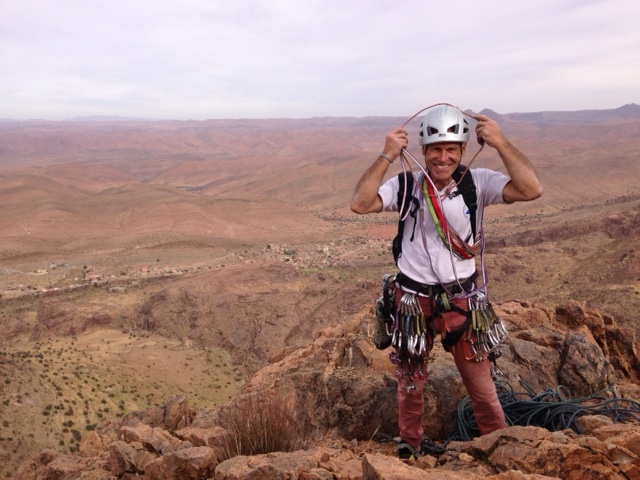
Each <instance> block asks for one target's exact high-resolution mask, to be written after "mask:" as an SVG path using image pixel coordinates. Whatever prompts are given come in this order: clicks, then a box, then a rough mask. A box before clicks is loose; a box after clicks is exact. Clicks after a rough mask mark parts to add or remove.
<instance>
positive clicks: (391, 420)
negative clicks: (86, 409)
mask: <svg viewBox="0 0 640 480" xmlns="http://www.w3.org/2000/svg"><path fill="white" fill-rule="evenodd" d="M496 311H497V313H498V314H499V315H500V316H501V317H502V318H503V320H504V321H505V324H506V325H507V327H508V328H509V331H510V336H509V338H508V339H507V342H506V343H505V345H504V346H503V348H502V351H503V355H502V357H501V358H500V359H499V361H498V362H499V366H500V368H501V369H502V371H503V372H504V378H503V380H504V381H505V382H508V383H509V384H511V385H512V386H514V387H518V386H519V385H521V383H520V382H521V381H522V382H525V383H526V385H528V387H529V388H530V389H533V390H535V391H542V390H545V389H549V388H552V389H553V388H556V387H557V386H558V385H562V386H564V387H565V388H566V390H567V391H568V392H572V393H573V394H574V396H581V395H582V396H585V397H586V396H589V395H591V394H593V393H595V392H597V391H599V390H601V389H602V388H604V387H615V390H616V391H617V395H618V396H619V397H620V398H627V399H630V400H635V401H637V400H638V399H640V385H639V382H638V378H640V358H639V356H638V351H637V342H636V339H635V334H634V331H633V329H624V328H620V327H619V326H618V325H617V324H616V321H615V319H614V318H613V317H611V316H609V315H603V314H601V313H600V312H597V311H592V310H589V311H587V310H586V309H585V308H584V306H583V304H581V303H579V302H569V303H567V304H563V305H559V306H557V307H555V308H550V307H538V306H535V305H531V304H528V303H526V302H509V303H505V304H502V305H499V306H497V308H496ZM372 314H373V312H372V311H370V310H367V311H363V312H359V313H357V314H354V315H350V316H348V317H346V318H345V320H344V323H342V324H339V325H335V326H333V327H330V328H326V329H324V330H322V331H320V332H319V333H318V334H317V335H316V336H315V338H314V339H313V341H312V342H311V343H310V344H309V345H308V346H306V347H299V348H292V349H285V350H283V351H281V352H280V353H279V354H278V355H276V356H274V357H273V358H272V359H271V363H270V364H269V365H267V366H266V367H264V368H262V369H260V370H259V371H258V372H257V373H256V374H255V375H254V376H253V377H252V378H251V380H250V382H249V383H248V384H247V385H246V387H245V388H244V391H243V392H242V393H241V394H239V395H238V396H236V397H234V398H233V399H232V400H231V401H230V402H229V403H228V404H226V405H224V406H222V407H220V408H217V409H204V408H199V409H193V408H190V407H189V406H188V401H187V399H186V398H185V397H184V396H177V397H174V398H172V399H170V400H169V401H168V402H167V403H166V404H165V405H163V406H161V407H156V408H154V409H150V410H145V411H141V412H134V413H131V414H129V415H127V416H126V417H124V418H123V419H122V421H121V422H120V423H109V422H105V423H103V424H101V425H99V426H98V428H96V430H95V431H93V432H90V433H89V434H87V435H85V437H84V438H83V440H82V443H81V445H80V448H79V452H78V453H76V454H72V455H62V454H58V453H56V452H53V451H50V450H49V451H45V452H42V453H41V454H40V455H39V456H38V458H35V459H33V460H32V461H30V462H27V463H25V464H23V465H22V466H21V468H20V470H19V472H18V473H17V474H16V478H18V479H20V480H41V479H53V478H56V479H71V478H80V475H82V478H93V479H105V480H106V479H113V478H134V477H135V478H148V479H160V478H162V479H209V478H215V479H220V480H221V479H240V478H300V479H323V478H343V479H359V478H380V479H382V478H442V479H449V478H450V479H453V478H468V479H484V478H496V479H542V478H561V479H583V478H590V479H614V478H620V479H634V478H640V428H639V427H638V423H637V419H638V417H639V416H640V412H638V411H636V412H635V413H634V415H635V419H636V420H635V421H633V417H627V421H630V423H614V422H613V420H612V418H610V417H609V416H606V415H603V414H602V412H599V415H596V416H594V415H583V416H581V417H580V418H579V420H578V421H579V428H580V429H581V430H582V432H583V433H582V434H578V433H576V432H574V431H572V430H568V429H567V430H563V431H555V432H552V431H549V430H547V429H544V428H540V427H535V426H528V427H527V426H511V427H509V428H507V429H505V430H501V431H498V432H494V433H492V434H490V435H486V436H483V437H478V438H475V439H473V440H471V441H466V442H460V441H454V442H450V443H448V444H447V445H446V448H445V449H444V450H443V452H441V454H440V455H439V456H438V458H435V457H433V456H430V455H426V456H423V457H420V458H419V459H418V461H417V462H415V463H413V464H411V465H409V464H404V463H402V462H400V461H399V460H397V459H396V458H395V457H394V452H393V444H392V443H390V444H386V445H381V444H377V443H375V442H372V441H371V439H372V437H373V436H374V434H375V433H385V434H387V435H389V436H391V437H392V436H394V435H395V434H396V433H397V426H396V403H395V388H396V380H395V378H394V377H393V365H391V364H390V363H389V361H388V359H387V353H388V352H386V351H378V350H376V349H375V348H374V347H373V345H372V344H371V342H370V340H369V335H370V329H371V328H372ZM429 372H430V374H429V378H428V379H427V383H426V385H425V402H426V404H425V418H424V428H425V432H429V436H430V437H431V438H432V439H433V440H435V441H437V442H443V441H444V440H446V439H447V435H448V434H449V432H450V431H451V428H452V425H453V416H454V415H453V414H454V412H455V409H456V406H457V404H458V402H459V401H460V399H461V398H462V397H463V396H464V395H465V391H464V388H463V386H462V383H461V381H460V379H459V377H458V375H457V371H456V369H455V366H454V365H453V362H452V360H451V358H450V356H449V354H447V353H446V352H444V350H442V349H441V348H440V347H436V349H435V360H434V361H433V363H431V364H430V365H429ZM250 397H251V398H259V399H261V401H264V402H265V405H268V404H269V403H268V402H279V403H282V404H287V405H290V406H291V407H292V411H293V412H294V413H295V416H296V421H297V422H298V423H299V424H300V425H301V428H302V427H304V428H306V429H308V431H309V432H310V433H309V439H310V443H309V445H308V446H307V447H308V448H306V449H303V450H298V451H296V452H290V453H286V452H279V453H272V454H266V455H259V456H254V457H245V456H237V457H233V458H230V459H226V460H224V458H225V455H224V452H223V450H224V445H225V441H226V440H225V439H226V438H228V432H227V431H226V430H225V428H224V427H225V425H226V419H227V418H229V414H230V412H231V411H232V410H233V408H234V405H237V404H238V403H241V402H242V401H243V400H245V399H247V398H250ZM267 400H268V401H267ZM636 403H637V402H636ZM434 475H437V477H434Z"/></svg>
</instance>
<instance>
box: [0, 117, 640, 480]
mask: <svg viewBox="0 0 640 480" xmlns="http://www.w3.org/2000/svg"><path fill="white" fill-rule="evenodd" d="M639 109H640V107H638V106H637V105H627V106H624V107H621V108H619V109H615V110H610V111H584V112H538V113H510V114H497V113H495V112H493V113H492V112H487V113H489V114H491V115H492V116H495V117H496V118H497V119H498V121H499V122H500V125H501V127H502V129H503V130H504V131H505V133H507V135H508V136H509V138H510V139H511V140H512V142H513V143H514V144H515V145H517V146H518V147H519V148H520V149H521V150H523V151H524V152H526V153H527V155H528V156H529V157H530V158H531V160H532V162H533V163H534V165H535V166H536V168H537V170H538V172H539V174H540V177H541V179H542V182H543V184H544V186H545V194H544V196H543V197H542V198H541V199H540V200H538V201H536V202H531V203H530V204H523V205H513V206H498V207H495V208H493V209H489V210H488V211H487V213H486V217H485V225H484V227H485V230H486V231H487V237H488V247H487V264H488V269H489V279H490V292H491V294H492V298H493V299H494V301H495V302H496V303H499V304H501V305H502V304H508V302H511V301H514V300H517V301H519V302H524V303H525V304H532V305H540V306H541V307H540V308H543V307H542V306H544V305H552V306H553V305H557V304H562V303H564V302H567V301H569V300H573V301H576V302H582V303H581V305H583V307H584V308H587V309H592V308H594V309H598V310H599V311H602V312H603V314H602V315H603V316H604V318H609V316H611V317H612V318H615V322H617V324H619V326H620V328H621V329H627V330H624V331H625V332H627V333H626V335H628V337H629V338H630V339H631V340H633V339H635V338H637V336H638V335H640V317H638V314H637V312H638V311H640V283H639V278H640V257H638V255H639V254H638V252H640V232H639V230H638V229H639V228H640V220H639V219H640V216H639V214H640V191H639V190H638V187H637V179H638V178H640V175H639V173H640V172H639V170H640V162H639V161H638V160H639V154H638V152H639V151H640V148H639V147H640V115H639V114H638V110H639ZM406 120H407V119H406V118H385V117H370V118H336V119H333V118H314V119H295V120H294V119H273V120H210V121H203V122H192V121H189V122H177V121H164V122H147V121H140V120H122V119H121V120H119V121H117V122H116V121H105V120H102V119H99V120H95V121H90V122H88V121H68V122H43V121H29V122H15V121H3V122H0V199H1V200H2V205H3V208H2V209H1V210H0V294H1V295H2V297H1V299H0V301H1V302H2V307H3V309H2V316H1V323H0V325H1V326H2V329H3V332H4V335H3V336H2V337H1V339H0V352H1V353H2V356H0V374H1V375H2V377H1V378H3V379H4V381H3V383H0V400H1V402H0V418H2V419H3V420H4V419H6V422H7V424H4V423H3V424H2V426H1V427H0V438H2V440H0V459H2V461H0V464H4V465H7V467H4V468H5V471H4V472H0V473H4V474H5V475H6V474H7V473H10V472H12V471H13V472H14V471H15V468H17V465H18V464H19V463H20V462H21V461H22V460H25V459H26V458H28V456H29V455H31V454H33V453H36V452H37V451H39V450H41V449H43V448H55V449H59V450H60V451H62V452H73V451H76V450H77V449H78V445H79V440H77V439H76V436H78V435H79V436H85V435H86V433H87V431H86V429H85V428H84V426H83V427H82V428H78V426H79V425H84V424H87V425H91V426H92V428H93V426H96V425H98V424H99V422H101V421H103V420H109V421H113V422H117V421H120V418H121V417H122V416H123V415H126V414H127V413H129V412H132V411H135V410H139V409H144V408H153V407H157V406H159V405H161V403H162V401H163V400H164V399H167V398H169V397H171V396H172V395H174V394H176V393H183V394H185V395H187V396H188V397H189V399H190V402H192V404H193V403H194V402H195V404H196V405H197V406H198V407H203V408H204V407H211V408H213V407H214V406H216V405H220V404H222V403H224V402H226V401H227V400H228V399H229V396H233V395H235V394H236V393H237V392H238V391H239V390H240V389H241V388H243V386H245V385H246V384H247V382H249V381H251V379H252V378H253V377H254V375H255V374H257V373H258V372H260V371H262V369H264V368H269V367H270V366H272V365H273V364H274V362H275V361H276V359H283V358H286V357H287V356H288V355H293V354H294V353H295V351H296V350H297V349H305V348H307V347H308V346H309V343H310V342H311V340H312V339H313V338H314V336H316V335H319V334H320V333H319V332H322V331H323V329H326V328H327V327H329V326H336V325H343V326H344V325H345V322H346V321H347V320H346V319H347V318H356V317H357V318H360V317H358V315H360V316H361V315H362V314H363V312H369V313H370V308H371V304H372V302H373V300H374V299H375V298H376V296H377V295H378V288H379V282H380V278H381V276H382V275H383V274H384V273H386V272H389V271H393V264H392V259H391V257H390V253H389V245H390V240H391V238H392V237H393V235H394V233H395V229H396V221H397V218H396V217H395V215H392V214H381V215H377V216H357V215H354V214H352V213H351V212H350V211H349V208H348V203H349V199H350V197H351V194H352V191H353V188H354V185H355V183H356V182H357V179H358V178H359V176H360V175H361V173H362V172H363V171H364V169H365V168H366V167H367V166H368V165H369V164H370V162H371V161H372V160H373V158H374V157H375V155H377V153H378V152H379V149H380V148H381V146H382V144H383V141H384V134H385V132H386V131H387V130H389V129H390V128H393V127H395V126H398V125H402V124H403V123H404V122H405V121H406ZM415 122H416V121H415V120H414V121H412V122H411V123H410V124H409V127H408V128H409V129H411V128H414V129H415ZM413 138H415V136H414V137H413ZM418 150H419V149H418V148H417V146H416V145H414V144H410V151H412V152H413V153H414V155H417V152H418ZM478 150H479V146H478V145H477V143H475V142H473V141H472V142H470V144H469V147H468V150H467V156H466V158H465V161H467V162H468V161H470V160H471V158H472V156H473V155H474V154H475V153H476V152H477V151H478ZM500 163H501V162H500V160H499V158H497V156H496V155H495V154H494V153H493V152H491V150H490V149H488V148H487V149H483V150H482V151H481V152H480V154H479V155H478V157H477V158H476V160H474V164H473V166H487V167H492V168H500ZM413 168H416V167H415V166H414V167H413ZM398 171H401V167H400V165H398V164H396V165H394V167H393V169H391V170H390V173H389V175H392V174H395V173H397V172H398ZM532 308H533V307H532ZM545 308H553V307H545ZM354 316H355V317H354ZM358 335H360V337H359V338H362V339H364V338H365V337H366V332H360V333H358ZM363 341H364V340H363ZM107 342H108V343H107ZM167 351H171V355H170V356H169V355H165V354H164V353H165V352H167ZM98 354H99V355H98ZM91 355H93V358H91ZM635 355H636V358H637V351H636V353H635ZM98 358H99V359H100V360H98ZM161 358H162V359H163V360H166V361H160V360H159V359H161ZM123 360H124V361H123ZM98 361H100V362H106V363H110V362H111V364H110V365H105V367H104V368H103V367H102V366H100V367H99V368H98ZM276 363H277V362H276ZM92 364H95V365H96V366H95V367H94V368H92ZM88 371H91V375H90V376H87V375H86V373H87V372H88ZM204 371H206V372H207V374H206V375H204V376H202V375H198V373H199V372H200V373H201V372H204ZM74 372H76V373H74ZM78 375H80V378H79V377H78ZM64 377H66V378H64ZM207 377H209V378H210V379H211V381H207ZM627 377H628V378H626V380H625V381H632V378H633V375H631V376H629V375H628V376H627ZM550 378H551V377H550ZM62 380H64V381H62ZM87 382H88V383H87ZM132 385H136V387H137V388H132ZM152 393H153V395H151V394H152ZM219 393H221V395H218V394H219ZM79 394H80V395H82V396H83V397H84V400H83V402H84V401H86V402H84V403H85V405H84V408H81V407H79V406H76V405H75V404H73V403H72V402H73V401H75V402H76V403H77V404H79V403H78V402H80V400H78V399H79V398H81V397H79ZM76 397H77V398H76ZM103 400H104V402H105V403H102V401H103ZM48 405H51V406H52V407H51V410H50V412H51V413H52V414H49V415H43V413H42V412H43V411H45V407H47V406H48ZM70 405H72V406H74V408H73V409H72V411H73V414H72V415H65V413H67V412H69V411H70V410H69V406H70ZM449 407H451V408H453V407H452V405H449ZM105 408H106V409H107V410H106V411H105V410H104V409H105ZM341 408H344V407H341ZM116 413H117V414H119V415H120V416H119V417H117V416H116ZM45 417H46V418H45ZM14 419H20V421H17V420H14ZM69 421H71V422H72V423H73V426H72V427H69V426H65V425H64V424H68V422H69ZM65 429H66V431H65ZM74 431H77V432H79V433H75V432H74ZM8 439H11V440H8ZM35 439H42V440H43V441H42V442H40V441H35Z"/></svg>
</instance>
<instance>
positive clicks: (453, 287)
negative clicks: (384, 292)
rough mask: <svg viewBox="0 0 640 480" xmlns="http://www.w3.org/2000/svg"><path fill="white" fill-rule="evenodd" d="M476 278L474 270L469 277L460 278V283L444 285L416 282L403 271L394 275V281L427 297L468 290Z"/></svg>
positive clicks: (455, 293)
mask: <svg viewBox="0 0 640 480" xmlns="http://www.w3.org/2000/svg"><path fill="white" fill-rule="evenodd" d="M476 278H478V272H474V273H473V275H471V276H470V277H469V278H466V279H464V280H462V281H461V282H460V284H458V282H452V283H445V284H444V285H440V284H437V283H436V284H433V285H430V284H426V283H420V282H416V281H415V280H413V279H412V278H409V277H407V276H406V275H405V274H404V273H402V272H399V273H398V274H397V275H396V282H397V283H398V284H400V286H402V287H406V288H408V289H409V290H413V291H414V292H417V293H421V294H422V295H425V296H427V297H433V296H436V295H441V294H443V293H446V292H447V291H448V292H449V293H450V294H451V295H457V294H458V293H462V292H463V291H465V292H468V291H470V290H471V289H472V288H473V282H474V281H475V279H476ZM461 286H462V288H461ZM445 288H446V290H445Z"/></svg>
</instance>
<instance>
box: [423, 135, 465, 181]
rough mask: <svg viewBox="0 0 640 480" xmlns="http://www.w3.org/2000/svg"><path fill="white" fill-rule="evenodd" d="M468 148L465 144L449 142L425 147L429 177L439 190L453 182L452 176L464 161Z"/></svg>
mask: <svg viewBox="0 0 640 480" xmlns="http://www.w3.org/2000/svg"><path fill="white" fill-rule="evenodd" d="M466 146H467V145H466V144H464V143H462V144H460V143H455V142H447V143H432V144H431V145H426V146H425V147H423V152H424V160H425V163H426V166H427V170H429V176H430V177H431V179H432V180H433V183H435V185H436V187H438V189H442V188H444V187H446V186H447V185H448V184H449V182H450V181H451V174H452V173H453V172H454V171H455V169H456V168H457V167H458V164H459V163H460V160H462V155H464V151H465V148H466Z"/></svg>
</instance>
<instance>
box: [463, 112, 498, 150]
mask: <svg viewBox="0 0 640 480" xmlns="http://www.w3.org/2000/svg"><path fill="white" fill-rule="evenodd" d="M471 117H472V118H473V119H475V121H476V122H478V123H477V124H476V137H477V138H478V143H480V144H482V143H486V144H487V145H489V146H490V147H493V148H499V147H501V146H503V145H504V144H505V143H507V139H506V138H505V137H504V135H503V134H502V132H501V131H500V127H499V126H498V122H496V121H495V120H493V119H492V118H489V117H487V116H486V115H481V114H479V113H474V114H473V115H471Z"/></svg>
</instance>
